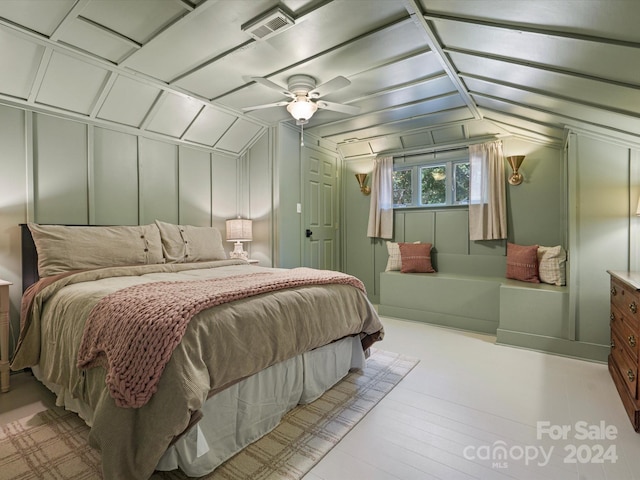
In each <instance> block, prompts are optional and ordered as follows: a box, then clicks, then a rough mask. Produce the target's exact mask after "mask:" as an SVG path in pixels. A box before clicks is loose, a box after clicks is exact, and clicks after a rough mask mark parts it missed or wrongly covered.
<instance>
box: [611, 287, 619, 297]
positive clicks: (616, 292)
mask: <svg viewBox="0 0 640 480" xmlns="http://www.w3.org/2000/svg"><path fill="white" fill-rule="evenodd" d="M617 294H618V290H616V286H615V285H612V286H611V295H613V296H614V297H615V296H616V295H617Z"/></svg>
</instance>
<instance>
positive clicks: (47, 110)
mask: <svg viewBox="0 0 640 480" xmlns="http://www.w3.org/2000/svg"><path fill="white" fill-rule="evenodd" d="M0 105H6V106H9V107H14V108H19V109H22V110H25V111H26V113H27V114H29V113H30V112H36V113H43V114H46V115H53V116H55V117H60V118H64V119H67V120H73V121H78V122H82V123H86V124H92V125H98V126H101V127H104V128H108V129H111V130H116V131H119V132H123V133H129V134H131V135H141V136H144V137H145V138H152V139H155V140H160V141H163V142H167V141H171V142H172V143H178V144H181V145H186V146H189V147H193V148H196V149H198V150H201V151H204V152H208V153H220V154H223V155H225V156H229V157H230V158H237V156H238V155H237V154H234V155H229V154H228V152H227V151H222V150H220V149H215V148H212V147H209V146H205V145H202V144H200V143H197V142H192V141H190V140H180V139H178V138H173V137H168V136H167V135H162V134H159V133H155V132H151V131H149V130H143V129H141V128H138V127H132V126H130V125H125V124H123V123H119V122H112V121H110V120H102V119H100V118H89V117H88V116H87V115H84V114H81V113H77V112H71V111H69V110H65V109H63V108H59V107H54V106H51V105H46V104H43V103H37V104H31V103H27V102H26V101H25V100H22V99H19V98H15V97H11V96H9V95H5V94H3V93H0ZM263 128H264V127H263ZM244 150H246V148H245V149H244Z"/></svg>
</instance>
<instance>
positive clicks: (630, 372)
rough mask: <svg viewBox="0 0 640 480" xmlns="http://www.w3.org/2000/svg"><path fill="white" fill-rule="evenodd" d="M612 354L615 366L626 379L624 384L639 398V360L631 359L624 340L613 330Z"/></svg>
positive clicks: (632, 394) (633, 396) (632, 395)
mask: <svg viewBox="0 0 640 480" xmlns="http://www.w3.org/2000/svg"><path fill="white" fill-rule="evenodd" d="M611 356H612V357H613V361H614V364H615V367H616V368H617V370H618V372H619V373H620V376H621V377H622V379H623V380H624V385H625V387H626V389H627V391H628V392H629V395H630V396H631V397H632V398H634V399H637V398H638V362H637V361H634V360H632V359H631V356H630V355H629V354H628V353H627V349H626V348H625V347H624V340H623V339H622V338H620V335H618V334H617V332H614V331H612V332H611Z"/></svg>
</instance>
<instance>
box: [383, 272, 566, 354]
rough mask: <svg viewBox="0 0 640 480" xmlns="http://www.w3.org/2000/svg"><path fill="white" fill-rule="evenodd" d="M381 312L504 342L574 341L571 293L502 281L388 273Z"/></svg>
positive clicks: (470, 276)
mask: <svg viewBox="0 0 640 480" xmlns="http://www.w3.org/2000/svg"><path fill="white" fill-rule="evenodd" d="M378 311H379V313H380V314H381V315H386V316H391V317H398V318H405V319H408V320H416V321H421V322H426V323H433V324H436V325H442V326H447V327H453V328H459V329H464V330H471V331H476V332H482V333H489V334H493V335H497V336H498V341H499V342H500V336H501V334H504V335H506V336H509V332H517V333H518V334H520V333H525V334H528V335H536V336H537V335H539V336H543V337H556V338H568V337H567V336H568V330H569V325H568V317H569V315H568V312H569V289H568V287H566V286H561V287H560V286H555V285H548V284H545V283H527V282H520V281H517V280H510V279H507V278H504V277H499V276H479V275H473V274H466V273H442V272H438V273H400V272H395V271H393V272H382V273H381V274H380V303H379V307H378ZM506 343H509V342H506Z"/></svg>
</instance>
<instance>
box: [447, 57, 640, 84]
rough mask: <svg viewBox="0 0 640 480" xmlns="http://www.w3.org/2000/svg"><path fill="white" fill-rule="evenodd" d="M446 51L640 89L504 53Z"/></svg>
mask: <svg viewBox="0 0 640 480" xmlns="http://www.w3.org/2000/svg"><path fill="white" fill-rule="evenodd" d="M443 51H444V52H446V53H458V54H462V55H469V56H472V57H478V58H486V59H488V60H495V61H498V62H504V63H509V64H512V65H519V66H523V67H529V68H536V69H538V70H543V71H546V72H552V73H560V74H562V75H568V76H570V77H577V78H584V79H586V80H594V81H596V82H602V83H608V84H610V85H615V86H618V87H626V88H634V89H636V90H640V85H637V84H634V83H627V82H621V81H619V80H613V79H610V78H604V77H596V76H595V75H589V74H586V73H580V72H575V71H573V70H567V69H564V68H559V67H554V66H551V65H545V64H543V63H537V62H531V61H528V60H527V61H524V60H519V59H517V58H513V57H505V56H502V55H494V54H492V53H488V52H476V51H473V50H466V49H463V48H452V47H447V48H444V49H443Z"/></svg>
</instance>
